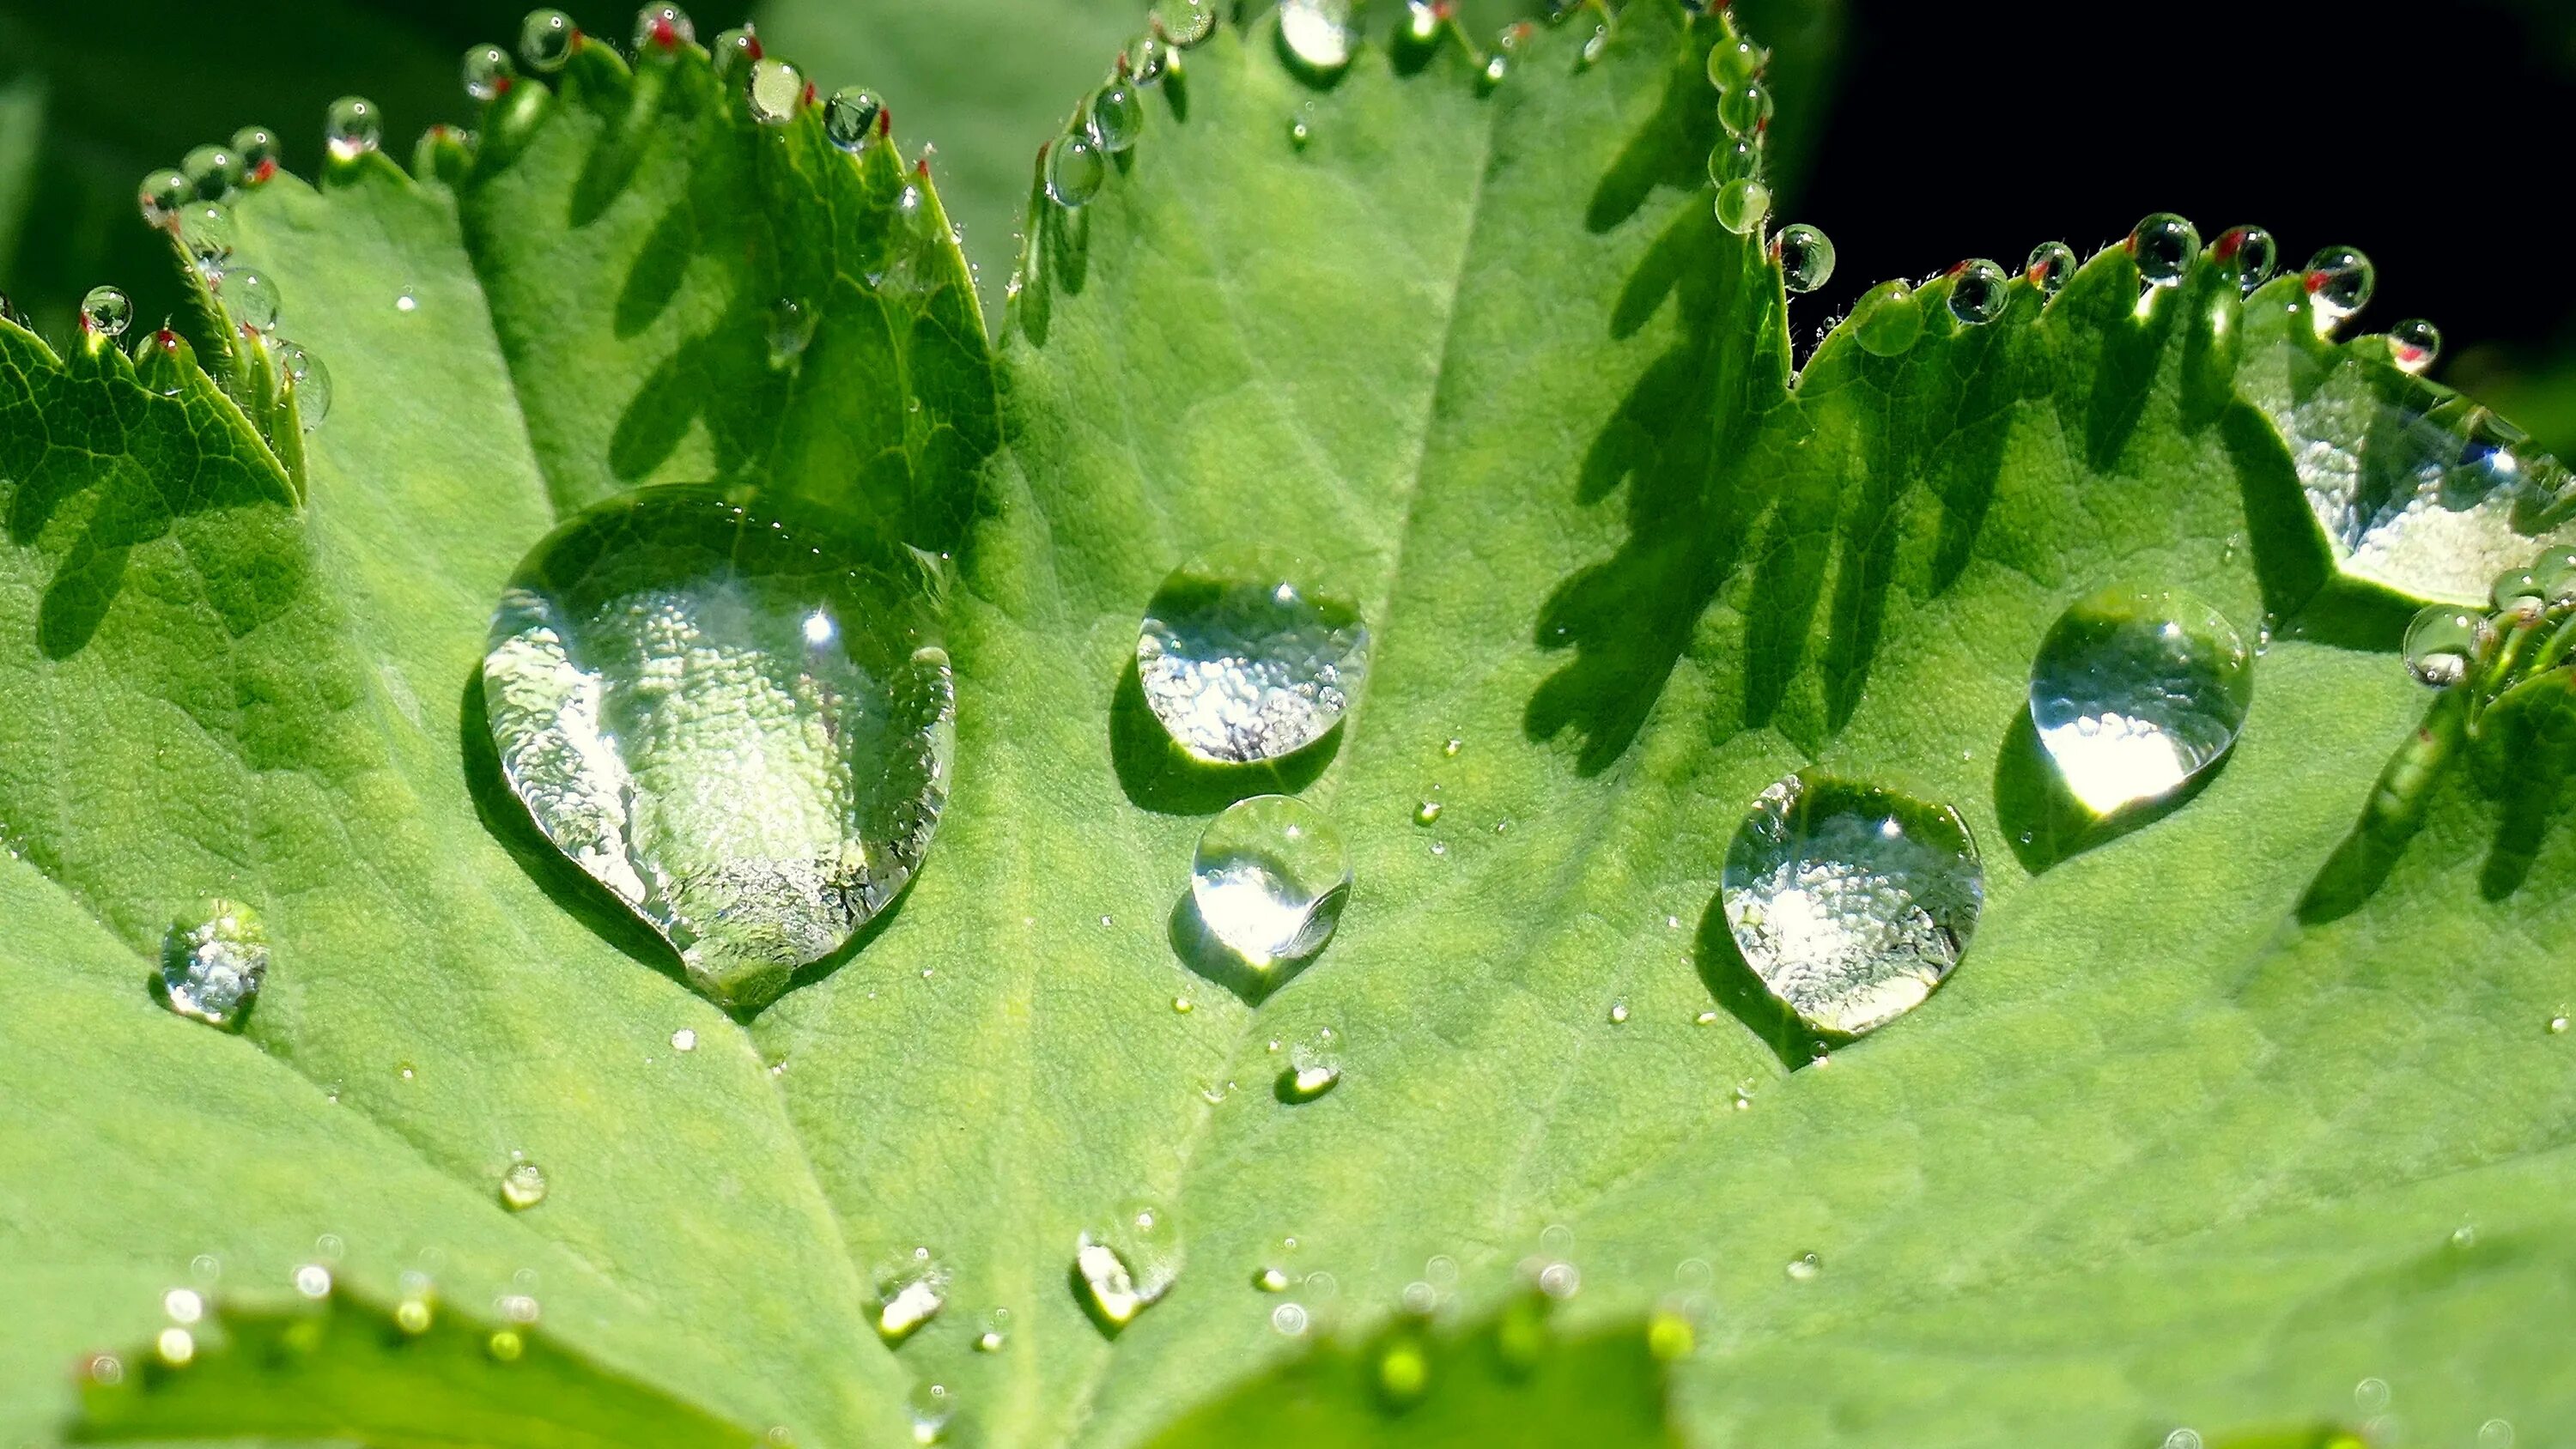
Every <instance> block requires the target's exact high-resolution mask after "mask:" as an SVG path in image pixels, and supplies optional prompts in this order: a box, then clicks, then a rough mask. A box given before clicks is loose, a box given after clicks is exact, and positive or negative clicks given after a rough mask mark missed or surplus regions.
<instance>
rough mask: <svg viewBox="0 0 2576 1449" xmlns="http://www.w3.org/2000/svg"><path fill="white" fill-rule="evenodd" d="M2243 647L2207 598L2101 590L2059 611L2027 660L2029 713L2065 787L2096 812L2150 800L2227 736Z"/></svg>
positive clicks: (2249, 699)
mask: <svg viewBox="0 0 2576 1449" xmlns="http://www.w3.org/2000/svg"><path fill="white" fill-rule="evenodd" d="M2253 700H2254V661H2253V654H2252V653H2251V651H2249V650H2248V649H2247V648H2246V647H2245V641H2244V639H2243V637H2242V636H2240V635H2239V634H2238V633H2237V632H2236V629H2235V626H2233V625H2231V624H2230V623H2229V622H2228V621H2227V616H2226V615H2224V614H2221V613H2220V612H2219V611H2218V610H2217V609H2216V608H2215V607H2213V606H2212V605H2210V604H2208V603H2207V602H2205V601H2203V600H2201V599H2199V598H2197V597H2195V596H2193V595H2191V594H2188V593H2185V592H2183V591H2181V590H2179V589H2173V590H2161V591H2159V590H2148V589H2137V588H2127V587H2118V586H2114V587H2110V588H2104V589H2100V590H2097V591H2095V592H2093V593H2091V594H2088V595H2086V596H2085V597H2083V598H2081V599H2078V600H2076V601H2075V602H2074V603H2072V604H2070V605H2068V606H2067V608H2066V612H2064V613H2063V614H2060V615H2059V616H2058V618H2057V622H2056V623H2055V624H2054V625H2052V626H2051V627H2050V629H2049V631H2048V637H2047V638H2046V639H2045V640H2043V641H2042V642H2041V644H2040V647H2039V653H2038V654H2037V656H2035V657H2034V658H2033V659H2032V661H2031V667H2030V720H2031V725H2032V727H2033V728H2034V729H2035V730H2036V731H2037V732H2038V735H2039V741H2040V746H2041V748H2042V749H2044V750H2045V751H2047V753H2048V757H2049V760H2050V762H2051V763H2052V764H2054V765H2055V766H2056V768H2057V773H2058V778H2059V779H2060V780H2061V781H2062V782H2064V784H2065V786H2066V789H2067V791H2068V793H2070V794H2072V795H2073V796H2074V797H2075V798H2076V799H2077V800H2079V801H2081V802H2082V803H2083V804H2084V806H2085V807H2086V808H2087V809H2089V810H2091V811H2093V812H2094V813H2095V814H2097V815H2106V816H2107V815H2109V814H2111V813H2112V812H2114V811H2117V810H2120V809H2122V808H2125V807H2127V806H2129V805H2133V804H2137V803H2141V802H2145V801H2152V800H2157V799H2162V798H2164V797H2165V796H2168V795H2170V794H2172V793H2173V792H2174V791H2176V790H2178V789H2180V788H2181V787H2182V786H2183V785H2184V783H2186V782H2187V781H2189V780H2191V779H2192V778H2193V777H2194V776H2196V775H2198V774H2199V773H2200V772H2201V771H2203V770H2206V769H2208V768H2209V767H2210V766H2212V765H2214V764H2216V763H2217V762H2218V761H2219V759H2220V758H2221V757H2223V756H2224V755H2225V754H2226V753H2227V752H2228V751H2229V750H2230V749H2232V748H2234V746H2235V744H2236V737H2237V734H2238V732H2239V731H2240V730H2242V729H2243V728H2244V725H2245V716H2246V713H2247V711H2248V710H2249V709H2251V708H2252V705H2253Z"/></svg>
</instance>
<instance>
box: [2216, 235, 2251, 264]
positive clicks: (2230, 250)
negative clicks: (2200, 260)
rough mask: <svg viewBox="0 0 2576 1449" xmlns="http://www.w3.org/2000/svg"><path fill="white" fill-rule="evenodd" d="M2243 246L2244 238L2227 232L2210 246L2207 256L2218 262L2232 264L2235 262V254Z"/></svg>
mask: <svg viewBox="0 0 2576 1449" xmlns="http://www.w3.org/2000/svg"><path fill="white" fill-rule="evenodd" d="M2244 245H2245V238H2244V237H2242V236H2239V235H2238V234H2236V233H2235V232H2232V231H2231V232H2227V233H2225V234H2224V235H2222V236H2220V237H2219V239H2218V240H2217V241H2215V242H2213V243H2211V244H2210V248H2209V254H2210V255H2211V256H2212V257H2215V258H2217V259H2218V260H2219V261H2222V262H2232V261H2234V260H2236V253H2237V252H2238V250H2239V249H2241V248H2242V247H2243V246H2244Z"/></svg>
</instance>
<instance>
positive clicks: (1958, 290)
mask: <svg viewBox="0 0 2576 1449" xmlns="http://www.w3.org/2000/svg"><path fill="white" fill-rule="evenodd" d="M2011 280H2012V279H2011V278H2010V277H2009V276H2008V275H2007V274H2006V273H2005V271H2004V269H2003V268H2002V267H2000V266H1997V265H1996V264H1995V263H1993V262H1990V261H1987V260H1986V259H1985V258H1984V257H1978V258H1976V259H1974V260H1972V261H1965V262H1961V263H1959V265H1958V266H1957V267H1956V268H1955V269H1953V270H1952V271H1951V273H1950V315H1951V316H1953V317H1956V318H1958V319H1959V320H1960V321H1961V322H1962V323H1964V324H1966V325H1968V326H1970V327H1981V326H1983V325H1985V324H1986V323H1988V322H1992V321H1993V320H1995V319H1996V318H1997V317H2000V316H2002V315H2003V310H2004V303H2005V302H2006V301H2007V300H2009V299H2010V297H2011V293H2010V291H2008V290H2007V288H2008V287H2009V285H2010V283H2011Z"/></svg>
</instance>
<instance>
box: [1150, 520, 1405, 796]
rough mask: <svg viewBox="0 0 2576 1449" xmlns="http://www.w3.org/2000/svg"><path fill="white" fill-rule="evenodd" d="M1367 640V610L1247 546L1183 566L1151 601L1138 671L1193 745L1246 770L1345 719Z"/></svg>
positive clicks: (1171, 725) (1161, 713)
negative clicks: (1311, 585)
mask: <svg viewBox="0 0 2576 1449" xmlns="http://www.w3.org/2000/svg"><path fill="white" fill-rule="evenodd" d="M1368 645H1369V634H1368V626H1367V625H1366V624H1365V623H1363V622H1361V619H1360V616H1359V611H1358V610H1357V609H1355V608H1353V607H1352V606H1350V605H1349V604H1347V603H1344V602H1343V601H1341V600H1340V599H1337V598H1333V597H1330V596H1323V595H1317V594H1315V593H1312V592H1310V591H1309V590H1307V589H1306V588H1305V587H1303V586H1302V585H1300V584H1299V583H1298V582H1297V581H1296V580H1295V578H1294V577H1293V575H1292V571H1291V569H1290V568H1289V567H1288V566H1287V565H1285V564H1283V563H1280V562H1278V561H1275V560H1271V559H1268V558H1265V557H1263V556H1261V555H1260V554H1258V553H1256V552H1249V551H1246V552H1242V553H1236V554H1226V555H1220V556H1217V557H1214V558H1210V559H1206V560H1200V561H1196V562H1192V563H1189V564H1185V565H1183V566H1182V567H1180V568H1178V569H1175V570H1173V571H1172V574H1171V576H1170V577H1169V578H1167V579H1165V580H1164V581H1163V585H1162V587H1161V588H1159V589H1157V590H1155V592H1154V597H1153V599H1152V600H1151V601H1150V602H1149V603H1148V604H1147V605H1146V608H1145V617H1144V620H1143V623H1142V625H1141V627H1140V629H1139V631H1138V635H1137V640H1136V671H1137V678H1138V681H1139V683H1140V684H1141V685H1142V686H1143V691H1144V695H1145V701H1146V704H1147V705H1148V706H1149V707H1150V708H1151V709H1152V710H1153V712H1154V715H1155V717H1156V718H1158V719H1160V720H1161V721H1162V722H1163V727H1164V728H1165V729H1166V730H1168V731H1170V732H1171V735H1172V738H1173V739H1174V740H1175V741H1176V742H1177V743H1178V744H1179V745H1180V746H1181V748H1182V749H1184V750H1186V751H1188V752H1189V753H1190V754H1192V755H1194V756H1196V757H1198V758H1200V759H1202V760H1208V761H1211V762H1215V763H1220V764H1245V763H1251V762H1254V761H1259V760H1269V759H1277V758H1279V757H1281V756H1284V755H1289V754H1293V753H1295V752H1296V751H1298V750H1301V749H1304V748H1305V747H1306V746H1308V745H1310V744H1313V743H1314V742H1315V741H1316V740H1318V739H1321V738H1322V737H1323V736H1324V735H1325V734H1326V733H1327V732H1328V731H1330V730H1331V729H1332V727H1333V726H1334V725H1336V724H1338V723H1339V722H1340V721H1341V718H1342V712H1343V710H1344V709H1345V708H1346V707H1347V706H1348V704H1349V699H1350V696H1351V695H1352V694H1354V693H1356V692H1358V689H1359V685H1360V680H1361V678H1362V677H1363V676H1364V674H1365V673H1366V671H1367V668H1368Z"/></svg>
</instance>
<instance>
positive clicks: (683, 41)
mask: <svg viewBox="0 0 2576 1449" xmlns="http://www.w3.org/2000/svg"><path fill="white" fill-rule="evenodd" d="M697 38H698V28H697V26H695V25H692V24H691V23H689V15H688V12H687V11H685V10H682V9H681V8H680V7H679V6H677V5H647V6H645V7H644V8H643V9H641V10H638V11H636V12H635V48H636V50H638V51H641V50H643V49H644V48H645V47H646V46H651V47H653V48H654V49H657V50H677V49H679V48H680V47H681V46H683V45H689V44H693V43H695V42H696V40H697Z"/></svg>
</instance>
